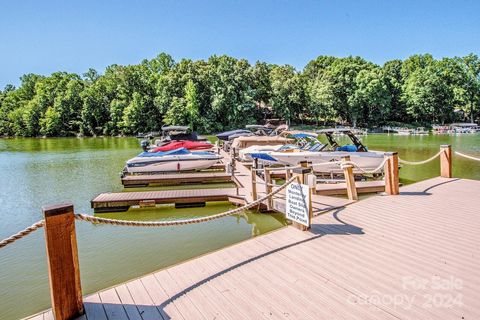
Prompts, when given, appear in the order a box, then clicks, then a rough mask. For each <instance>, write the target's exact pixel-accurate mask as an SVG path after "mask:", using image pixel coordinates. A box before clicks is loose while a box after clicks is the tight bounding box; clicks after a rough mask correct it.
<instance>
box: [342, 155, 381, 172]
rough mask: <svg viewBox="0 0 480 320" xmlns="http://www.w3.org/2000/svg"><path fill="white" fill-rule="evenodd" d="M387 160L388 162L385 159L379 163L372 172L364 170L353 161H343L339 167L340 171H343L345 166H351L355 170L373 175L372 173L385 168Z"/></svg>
mask: <svg viewBox="0 0 480 320" xmlns="http://www.w3.org/2000/svg"><path fill="white" fill-rule="evenodd" d="M387 160H388V159H387V158H384V159H383V161H382V162H381V163H380V165H379V166H378V167H376V168H375V169H373V170H365V169H363V168H362V167H360V166H359V165H358V164H357V163H355V162H353V161H345V162H343V163H342V164H341V166H340V167H341V168H342V169H344V168H346V167H347V166H353V167H355V168H357V169H358V170H360V171H362V172H363V173H365V174H374V173H377V172H380V171H382V169H383V167H384V166H385V162H387Z"/></svg>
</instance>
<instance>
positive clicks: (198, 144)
mask: <svg viewBox="0 0 480 320" xmlns="http://www.w3.org/2000/svg"><path fill="white" fill-rule="evenodd" d="M213 147H214V145H213V144H211V143H210V142H203V141H190V140H179V141H171V142H169V143H166V144H164V145H162V146H159V147H154V148H153V149H151V150H150V152H165V151H172V150H175V149H180V148H185V149H187V150H192V151H194V150H208V149H212V148H213Z"/></svg>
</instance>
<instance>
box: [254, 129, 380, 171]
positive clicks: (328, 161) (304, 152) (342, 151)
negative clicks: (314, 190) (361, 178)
mask: <svg viewBox="0 0 480 320" xmlns="http://www.w3.org/2000/svg"><path fill="white" fill-rule="evenodd" d="M339 131H341V133H343V134H344V135H346V136H348V137H349V138H350V140H351V141H352V142H353V145H346V146H340V145H339V144H338V142H337V141H336V140H335V139H334V135H336V134H338V133H339ZM317 133H319V134H324V135H325V136H326V138H327V140H328V144H321V143H320V142H319V141H318V140H314V139H310V140H311V141H310V142H309V143H308V144H306V145H304V146H302V147H300V148H291V149H284V150H281V151H272V152H258V153H252V154H251V157H252V158H254V159H259V160H261V161H264V162H268V163H275V162H276V163H281V164H284V165H289V166H296V165H298V164H299V163H300V162H302V161H307V162H309V163H311V164H312V167H313V170H314V171H315V172H319V173H332V172H341V171H342V170H341V169H340V166H339V164H338V163H339V162H338V161H340V160H341V159H342V157H345V156H350V160H351V161H353V162H355V163H356V164H357V165H358V166H359V167H360V168H361V169H358V168H354V169H353V171H354V172H355V173H362V170H366V171H369V170H370V171H371V170H374V169H376V168H378V167H379V166H380V165H381V164H382V162H383V159H384V153H383V152H378V151H368V149H367V147H365V146H364V145H363V144H362V142H361V141H360V140H359V139H358V138H357V137H356V136H355V135H354V134H353V133H352V132H351V130H349V129H325V130H319V131H317Z"/></svg>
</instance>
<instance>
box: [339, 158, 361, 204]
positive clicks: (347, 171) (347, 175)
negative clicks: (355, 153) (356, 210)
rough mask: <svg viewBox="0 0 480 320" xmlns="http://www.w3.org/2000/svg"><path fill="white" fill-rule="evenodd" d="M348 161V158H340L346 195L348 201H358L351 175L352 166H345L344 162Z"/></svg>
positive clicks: (353, 179) (353, 178)
mask: <svg viewBox="0 0 480 320" xmlns="http://www.w3.org/2000/svg"><path fill="white" fill-rule="evenodd" d="M347 161H350V156H344V157H342V164H343V165H344V168H343V174H344V175H345V182H346V184H347V195H348V199H349V200H355V201H356V200H358V194H357V186H356V185H355V177H354V175H353V167H352V165H345V162H347Z"/></svg>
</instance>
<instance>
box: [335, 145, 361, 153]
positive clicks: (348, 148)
mask: <svg viewBox="0 0 480 320" xmlns="http://www.w3.org/2000/svg"><path fill="white" fill-rule="evenodd" d="M335 151H346V152H357V147H356V146H353V145H346V146H341V147H337V149H335Z"/></svg>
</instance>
